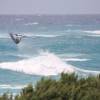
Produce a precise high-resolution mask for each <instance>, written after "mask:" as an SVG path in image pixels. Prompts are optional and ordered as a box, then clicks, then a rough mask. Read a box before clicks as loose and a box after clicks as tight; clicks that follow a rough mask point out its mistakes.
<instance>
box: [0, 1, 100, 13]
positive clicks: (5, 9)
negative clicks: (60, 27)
mask: <svg viewBox="0 0 100 100" xmlns="http://www.w3.org/2000/svg"><path fill="white" fill-rule="evenodd" d="M0 14H100V0H0Z"/></svg>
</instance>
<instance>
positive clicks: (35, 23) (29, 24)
mask: <svg viewBox="0 0 100 100" xmlns="http://www.w3.org/2000/svg"><path fill="white" fill-rule="evenodd" d="M38 24H39V23H38V22H33V23H26V24H24V25H25V26H31V25H38Z"/></svg>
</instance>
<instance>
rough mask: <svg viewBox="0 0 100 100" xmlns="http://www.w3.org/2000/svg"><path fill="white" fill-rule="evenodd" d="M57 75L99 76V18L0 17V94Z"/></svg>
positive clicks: (14, 90)
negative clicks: (14, 38)
mask: <svg viewBox="0 0 100 100" xmlns="http://www.w3.org/2000/svg"><path fill="white" fill-rule="evenodd" d="M10 32H13V33H20V34H22V35H24V36H26V37H25V38H23V39H22V40H21V42H20V43H19V44H17V45H16V44H15V43H14V42H13V41H12V39H11V38H10V36H9V33H10ZM61 72H68V73H71V72H75V73H77V74H78V75H81V76H88V75H97V74H99V73H100V15H55V16H50V15H0V94H2V93H3V92H5V91H10V92H13V93H18V92H19V91H20V89H21V88H23V87H24V86H26V84H28V83H32V84H33V85H34V84H35V83H36V82H37V81H38V80H39V79H40V78H41V77H42V76H49V77H50V76H51V77H52V78H55V77H57V76H58V75H59V74H60V73H61Z"/></svg>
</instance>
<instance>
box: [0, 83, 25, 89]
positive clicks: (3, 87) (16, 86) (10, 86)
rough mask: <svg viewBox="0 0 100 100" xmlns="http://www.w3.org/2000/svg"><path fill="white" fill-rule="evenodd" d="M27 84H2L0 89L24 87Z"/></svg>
mask: <svg viewBox="0 0 100 100" xmlns="http://www.w3.org/2000/svg"><path fill="white" fill-rule="evenodd" d="M25 86H26V85H10V84H0V89H22V88H23V87H25Z"/></svg>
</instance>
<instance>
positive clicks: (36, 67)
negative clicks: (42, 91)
mask: <svg viewBox="0 0 100 100" xmlns="http://www.w3.org/2000/svg"><path fill="white" fill-rule="evenodd" d="M0 68H2V69H8V70H12V71H18V72H23V73H26V74H32V75H43V76H48V75H58V74H60V73H61V72H67V73H72V72H74V67H73V66H72V65H69V64H66V63H65V62H64V61H62V60H61V59H60V58H59V57H57V56H56V55H55V54H53V53H49V52H45V53H41V54H40V55H39V56H37V57H34V58H29V59H25V60H21V61H16V62H4V63H0Z"/></svg>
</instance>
